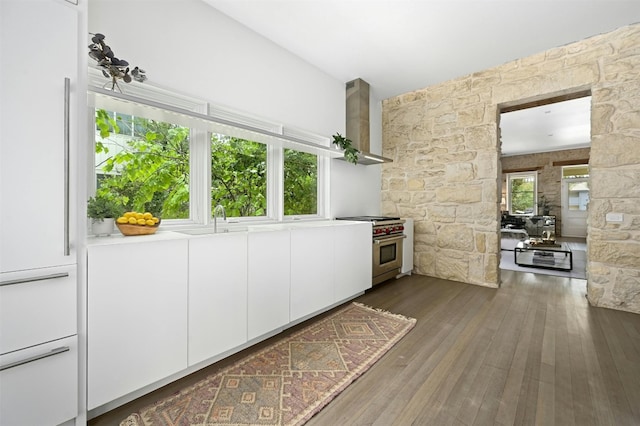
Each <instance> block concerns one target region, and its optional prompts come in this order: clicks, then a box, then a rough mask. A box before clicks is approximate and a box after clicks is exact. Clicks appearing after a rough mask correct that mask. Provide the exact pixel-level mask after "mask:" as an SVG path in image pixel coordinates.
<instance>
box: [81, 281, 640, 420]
mask: <svg viewBox="0 0 640 426" xmlns="http://www.w3.org/2000/svg"><path fill="white" fill-rule="evenodd" d="M502 281H503V285H502V287H501V288H500V289H490V288H484V287H478V286H473V285H467V284H461V283H457V282H452V281H446V280H441V279H435V278H430V277H424V276H418V275H413V276H409V277H403V278H401V279H399V280H395V281H389V282H387V283H385V284H382V285H379V286H376V287H375V288H374V289H372V290H370V291H369V292H367V293H366V294H364V295H363V296H361V297H359V298H358V299H357V300H358V301H360V302H362V303H365V304H367V305H370V306H374V307H378V308H382V309H386V310H389V311H392V312H395V313H399V314H403V315H406V316H410V317H414V318H417V320H418V322H417V324H416V327H415V328H414V329H413V330H412V331H411V332H410V333H409V334H408V335H407V336H405V337H404V338H403V339H402V340H401V341H400V342H399V343H398V344H396V345H395V346H394V347H393V348H392V349H391V350H390V351H389V352H388V353H387V354H386V355H385V356H384V357H383V358H382V359H380V360H379V361H378V362H377V363H376V364H375V365H374V366H373V367H372V368H371V369H370V370H369V371H367V372H366V373H365V374H364V375H363V376H362V377H360V378H359V379H358V380H356V381H355V382H354V383H353V384H352V385H350V386H349V387H348V388H347V389H346V390H345V391H343V392H342V393H341V394H340V395H338V396H337V397H336V398H335V399H334V400H333V401H332V402H331V403H330V404H329V405H328V406H327V407H326V408H325V409H324V410H322V411H321V412H320V413H318V414H317V415H316V416H315V417H313V418H312V419H311V420H310V421H309V422H308V425H310V426H315V425H380V426H382V425H384V426H388V425H438V426H440V425H496V424H497V425H513V424H518V425H520V424H532V425H534V424H535V425H562V426H564V425H579V426H582V425H616V426H618V425H640V315H637V314H631V313H627V312H619V311H614V310H610V309H603V308H593V307H590V306H589V304H588V302H587V300H586V298H585V292H586V288H585V285H586V281H584V280H578V279H569V278H562V277H555V276H548V275H540V274H537V275H536V274H531V273H520V272H514V271H502ZM302 325H304V324H302ZM302 325H300V326H302ZM298 327H299V326H298ZM298 327H295V328H293V329H292V330H290V331H293V330H295V329H297V328H298ZM290 331H287V332H285V333H288V332H290ZM265 344H267V342H264V343H261V344H260V345H258V347H262V346H263V345H265ZM252 350H256V349H255V348H250V349H248V350H247V351H244V352H241V353H240V354H237V355H235V356H233V357H231V358H229V359H226V360H223V361H221V362H219V363H217V364H214V365H213V366H210V367H208V368H207V369H205V370H203V371H202V372H198V373H195V374H194V375H192V376H189V377H187V378H185V379H182V380H181V381H179V382H178V383H174V384H171V385H169V386H167V387H166V388H163V389H160V390H158V391H156V392H153V393H152V394H149V395H146V396H145V397H143V398H140V399H138V400H136V401H133V402H131V403H129V404H127V405H125V406H123V407H120V408H118V409H116V410H113V411H111V412H109V413H106V414H104V415H102V416H100V417H98V418H96V419H93V420H92V421H90V423H89V424H91V425H96V426H101V425H117V424H119V422H120V420H122V419H123V418H125V417H126V416H127V415H128V414H129V413H131V412H133V411H135V410H137V409H139V408H142V407H143V406H145V405H147V404H150V403H153V402H155V401H156V400H158V399H160V398H162V397H164V396H165V395H170V394H172V393H174V392H175V391H176V390H177V389H179V388H180V387H181V386H187V385H188V384H189V383H191V382H193V381H196V380H198V379H199V378H201V377H204V376H205V375H208V374H212V373H214V372H215V371H216V370H218V369H219V368H222V367H224V366H225V365H227V364H229V363H230V362H233V361H234V360H235V359H237V358H238V357H240V356H243V355H244V354H246V353H247V352H248V351H252Z"/></svg>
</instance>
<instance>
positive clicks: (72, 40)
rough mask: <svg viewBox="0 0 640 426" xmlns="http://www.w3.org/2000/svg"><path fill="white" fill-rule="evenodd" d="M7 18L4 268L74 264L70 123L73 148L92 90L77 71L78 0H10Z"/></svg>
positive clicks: (4, 5) (0, 130)
mask: <svg viewBox="0 0 640 426" xmlns="http://www.w3.org/2000/svg"><path fill="white" fill-rule="evenodd" d="M0 19H1V25H0V28H1V30H0V31H1V35H0V43H1V45H0V52H2V60H1V61H0V67H1V71H0V93H2V96H1V97H0V108H1V110H0V115H1V121H2V126H0V194H2V209H0V235H2V238H1V239H0V272H8V271H19V270H26V269H34V268H43V267H51V266H59V265H68V264H73V263H76V260H75V253H73V252H72V251H71V250H72V249H73V244H70V249H69V250H70V251H69V253H68V254H67V253H65V252H66V248H67V244H66V237H67V236H68V237H69V238H70V239H71V240H72V239H73V237H74V232H73V231H74V229H73V227H71V226H70V225H69V227H67V225H66V223H67V221H66V220H65V212H68V214H69V215H71V218H72V219H73V214H74V212H75V211H76V209H75V208H73V205H74V204H73V203H74V200H75V197H73V194H74V191H73V188H74V185H73V184H72V183H70V191H69V192H68V194H69V197H70V198H69V200H68V201H67V200H66V197H65V187H66V185H65V177H66V178H69V179H71V177H72V170H71V168H70V166H71V165H72V164H74V162H73V161H71V158H69V168H67V167H65V151H66V149H65V131H64V130H65V123H68V124H69V126H70V127H69V129H70V130H69V134H70V139H69V141H68V143H69V150H70V153H71V155H72V156H73V154H74V153H75V147H76V145H77V138H78V131H77V123H78V109H79V108H77V105H78V104H79V102H78V96H81V95H83V96H84V97H85V98H86V93H84V92H85V90H81V89H80V88H79V87H78V78H77V75H78V52H79V47H78V11H77V6H74V5H72V4H70V3H68V2H64V1H57V0H30V1H24V0H2V2H0ZM65 78H69V79H70V85H69V88H70V92H69V93H70V94H69V96H70V115H69V116H68V117H67V118H66V117H65ZM83 93H84V94H83ZM73 175H75V174H73ZM69 223H73V221H72V220H71V221H70V222H69Z"/></svg>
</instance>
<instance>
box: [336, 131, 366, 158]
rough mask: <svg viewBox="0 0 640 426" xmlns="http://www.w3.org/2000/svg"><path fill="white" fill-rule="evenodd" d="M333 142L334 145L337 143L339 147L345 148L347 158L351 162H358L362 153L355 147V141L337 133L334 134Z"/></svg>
mask: <svg viewBox="0 0 640 426" xmlns="http://www.w3.org/2000/svg"><path fill="white" fill-rule="evenodd" d="M332 143H333V144H334V145H337V146H338V148H340V149H343V150H344V159H345V160H347V161H348V162H349V163H353V164H358V154H359V153H360V151H358V150H357V149H355V148H354V147H353V145H352V143H353V142H352V141H351V139H347V138H345V137H344V136H342V135H341V134H340V133H336V134H335V135H333V141H332Z"/></svg>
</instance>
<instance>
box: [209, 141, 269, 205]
mask: <svg viewBox="0 0 640 426" xmlns="http://www.w3.org/2000/svg"><path fill="white" fill-rule="evenodd" d="M217 204H222V205H223V206H224V208H225V210H226V213H227V216H228V217H243V216H245V217H246V216H265V215H266V214H267V146H266V145H264V144H261V143H258V142H251V141H247V140H244V139H239V138H234V137H229V136H224V135H216V134H213V135H211V211H213V208H214V207H215V206H216V205H217Z"/></svg>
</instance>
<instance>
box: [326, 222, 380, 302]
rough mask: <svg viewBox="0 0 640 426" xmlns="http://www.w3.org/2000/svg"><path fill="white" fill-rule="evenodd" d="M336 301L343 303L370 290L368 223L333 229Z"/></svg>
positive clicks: (338, 226)
mask: <svg viewBox="0 0 640 426" xmlns="http://www.w3.org/2000/svg"><path fill="white" fill-rule="evenodd" d="M334 236H335V240H334V247H333V254H334V270H335V299H336V301H342V300H345V299H348V298H349V297H352V296H354V295H356V294H359V293H361V292H363V291H365V290H367V289H369V288H371V274H372V270H371V261H372V255H371V244H372V242H371V223H369V222H358V223H355V224H348V225H336V226H335V228H334Z"/></svg>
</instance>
